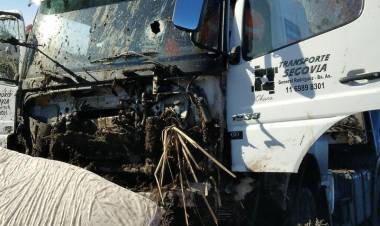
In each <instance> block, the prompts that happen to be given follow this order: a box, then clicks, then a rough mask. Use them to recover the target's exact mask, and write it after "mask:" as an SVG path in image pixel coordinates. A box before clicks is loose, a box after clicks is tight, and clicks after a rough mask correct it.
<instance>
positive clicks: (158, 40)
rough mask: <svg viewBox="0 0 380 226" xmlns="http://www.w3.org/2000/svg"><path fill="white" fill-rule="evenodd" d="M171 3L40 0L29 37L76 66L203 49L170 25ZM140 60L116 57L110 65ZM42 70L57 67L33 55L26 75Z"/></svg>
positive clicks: (167, 57) (170, 57)
mask: <svg viewBox="0 0 380 226" xmlns="http://www.w3.org/2000/svg"><path fill="white" fill-rule="evenodd" d="M174 4H175V1H172V0H156V1H150V0H140V1H131V0H129V1H128V0H124V1H121V0H108V1H85V0H84V1H74V0H50V1H44V2H43V3H42V5H41V9H40V13H39V14H38V16H37V18H36V22H35V25H34V32H33V35H32V37H31V39H30V40H29V42H34V43H35V44H38V45H41V50H42V51H44V52H45V53H47V54H48V55H49V56H51V57H53V58H54V59H56V60H58V61H59V62H60V63H62V64H64V65H65V66H66V67H68V68H70V69H72V70H75V71H83V69H84V68H85V69H86V70H91V69H93V70H96V69H99V68H104V67H106V66H105V65H104V64H102V63H98V64H94V63H93V62H94V61H95V62H96V61H97V60H99V59H103V58H107V57H112V56H115V55H118V54H120V53H123V52H126V51H135V52H140V53H142V52H158V53H159V54H158V55H157V56H156V57H157V59H160V60H161V61H166V62H170V61H176V60H180V59H182V60H183V58H184V57H185V58H186V59H191V58H197V56H198V55H199V54H205V53H206V51H205V50H201V49H200V48H198V47H196V46H194V44H193V43H192V41H191V34H190V33H188V32H185V31H180V30H178V29H176V28H175V27H174V25H173V23H172V20H171V17H172V14H173V10H174ZM142 61H143V59H140V58H138V57H131V58H128V59H118V60H117V61H115V62H112V65H111V66H112V67H113V68H115V67H125V66H130V65H136V64H141V62H142ZM108 66H109V65H108ZM40 70H52V71H54V70H55V67H54V65H53V64H49V62H46V61H45V60H44V57H43V56H41V55H39V54H36V55H35V56H34V59H33V63H32V65H31V68H30V71H29V74H28V76H30V77H33V76H38V74H39V71H40Z"/></svg>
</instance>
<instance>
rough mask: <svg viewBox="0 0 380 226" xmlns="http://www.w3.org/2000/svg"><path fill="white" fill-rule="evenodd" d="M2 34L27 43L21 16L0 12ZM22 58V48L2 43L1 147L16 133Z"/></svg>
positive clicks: (0, 62) (0, 77)
mask: <svg viewBox="0 0 380 226" xmlns="http://www.w3.org/2000/svg"><path fill="white" fill-rule="evenodd" d="M0 33H1V34H2V35H6V36H9V35H10V36H12V37H15V38H17V39H18V40H20V41H25V26H24V21H23V18H22V16H21V14H19V13H17V12H8V11H7V12H3V11H0ZM21 56H22V49H21V47H16V46H13V45H10V44H6V43H0V147H7V140H8V136H9V135H10V134H12V133H14V131H15V116H16V94H17V90H18V85H17V84H18V79H19V77H20V76H19V71H20V59H21Z"/></svg>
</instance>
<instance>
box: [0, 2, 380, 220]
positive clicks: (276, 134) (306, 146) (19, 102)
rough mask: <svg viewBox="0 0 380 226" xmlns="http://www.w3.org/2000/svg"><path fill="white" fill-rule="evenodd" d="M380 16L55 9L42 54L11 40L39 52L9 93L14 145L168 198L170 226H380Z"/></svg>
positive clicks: (339, 11)
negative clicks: (379, 61) (379, 20)
mask: <svg viewBox="0 0 380 226" xmlns="http://www.w3.org/2000/svg"><path fill="white" fill-rule="evenodd" d="M379 15H380V3H379V2H378V1H374V0H346V1H339V0H331V1H319V0H271V1H269V0H176V1H175V0H155V1H152V0H134V1H132V0H99V1H98V0H97V1H94V0H81V1H77V0H45V1H42V2H41V6H40V8H39V11H38V14H37V16H36V19H35V22H34V25H33V32H32V33H31V34H30V35H29V37H28V40H27V41H26V42H24V41H22V40H20V39H18V38H17V37H14V36H8V38H2V42H3V43H7V44H11V45H13V46H16V47H17V46H21V47H22V48H26V52H25V54H24V56H23V60H22V61H21V62H22V65H21V70H20V72H19V74H18V75H17V76H14V79H13V80H12V81H11V83H12V84H15V83H17V84H18V86H14V85H11V84H10V83H7V82H5V83H1V85H0V90H2V93H1V94H0V96H1V99H0V106H1V107H2V108H4V109H7V110H6V111H4V113H5V115H4V117H6V118H7V119H9V120H8V121H11V122H12V123H11V124H9V125H8V124H7V126H6V127H4V130H3V131H1V132H2V133H3V134H4V135H3V136H1V137H0V138H1V139H2V140H1V143H2V144H4V146H5V147H7V148H9V149H12V150H16V151H18V152H21V153H25V154H28V155H31V156H35V157H41V158H47V159H53V160H59V161H62V162H66V163H69V164H72V165H75V166H79V167H82V168H84V169H86V170H89V171H91V172H94V173H96V174H98V175H100V176H102V177H104V178H105V179H107V180H109V181H112V182H114V183H116V184H118V185H120V186H122V187H125V188H128V189H130V190H132V191H134V192H136V193H139V194H142V195H144V196H145V197H148V198H149V199H151V200H154V201H155V202H157V203H159V204H160V205H161V207H162V209H163V216H162V218H161V224H162V225H258V226H260V225H267V226H296V225H317V224H318V225H327V224H328V225H336V226H359V225H372V226H379V225H380V211H379V210H380V208H379V207H380V206H379V204H380V161H379V155H380V146H379V145H380V124H379V123H380V112H379V111H378V110H377V109H380V98H379V94H380V80H379V79H380V64H379V63H378V62H377V59H379V58H380V52H379V51H378V49H377V48H378V47H376V46H378V38H377V37H378V35H379V34H380V28H379V27H378V26H376V24H377V23H378V19H379ZM2 37H6V36H5V35H2ZM16 94H17V95H16ZM0 113H1V112H0ZM1 123H3V121H1Z"/></svg>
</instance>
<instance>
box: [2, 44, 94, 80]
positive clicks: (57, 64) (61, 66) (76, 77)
mask: <svg viewBox="0 0 380 226" xmlns="http://www.w3.org/2000/svg"><path fill="white" fill-rule="evenodd" d="M0 42H2V43H7V44H11V45H14V46H23V47H26V48H29V49H33V50H35V51H37V52H39V53H40V54H42V55H43V56H45V57H46V58H47V59H49V60H50V61H52V62H53V63H54V64H55V65H56V66H57V67H60V68H61V69H62V70H63V71H64V72H66V73H67V74H69V75H70V76H71V77H69V79H70V80H71V81H73V82H75V83H77V84H79V83H83V82H86V83H88V82H89V81H87V80H86V79H84V78H82V77H80V76H79V75H77V74H76V73H75V72H74V71H72V70H71V69H69V68H67V67H66V66H64V65H63V64H61V63H59V62H58V61H56V60H54V59H53V58H51V57H50V56H49V55H47V54H46V53H44V52H43V51H42V50H40V49H39V48H38V46H37V45H33V44H29V43H25V42H20V41H19V40H18V39H16V38H14V37H10V38H8V39H0ZM61 78H63V79H67V78H68V77H66V76H61Z"/></svg>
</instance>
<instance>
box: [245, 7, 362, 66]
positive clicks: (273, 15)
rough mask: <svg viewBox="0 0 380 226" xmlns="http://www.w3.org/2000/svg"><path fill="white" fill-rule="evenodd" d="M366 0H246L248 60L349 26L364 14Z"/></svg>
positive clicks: (246, 46)
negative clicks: (364, 1) (346, 25)
mask: <svg viewBox="0 0 380 226" xmlns="http://www.w3.org/2000/svg"><path fill="white" fill-rule="evenodd" d="M362 7H363V0H344V1H342V0H328V1H321V0H246V3H245V9H244V15H243V16H244V19H243V21H244V22H243V23H244V27H243V56H244V59H246V60H251V59H253V58H255V57H258V56H262V55H265V54H267V53H269V52H271V51H273V50H276V49H279V48H281V47H284V46H287V45H289V44H292V43H296V42H299V41H301V40H304V39H307V38H310V37H313V36H316V35H319V34H321V33H324V32H327V31H329V30H332V29H334V28H337V27H340V26H342V25H345V24H347V23H349V22H351V21H353V20H355V19H356V18H358V17H359V16H360V13H361V11H362Z"/></svg>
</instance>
